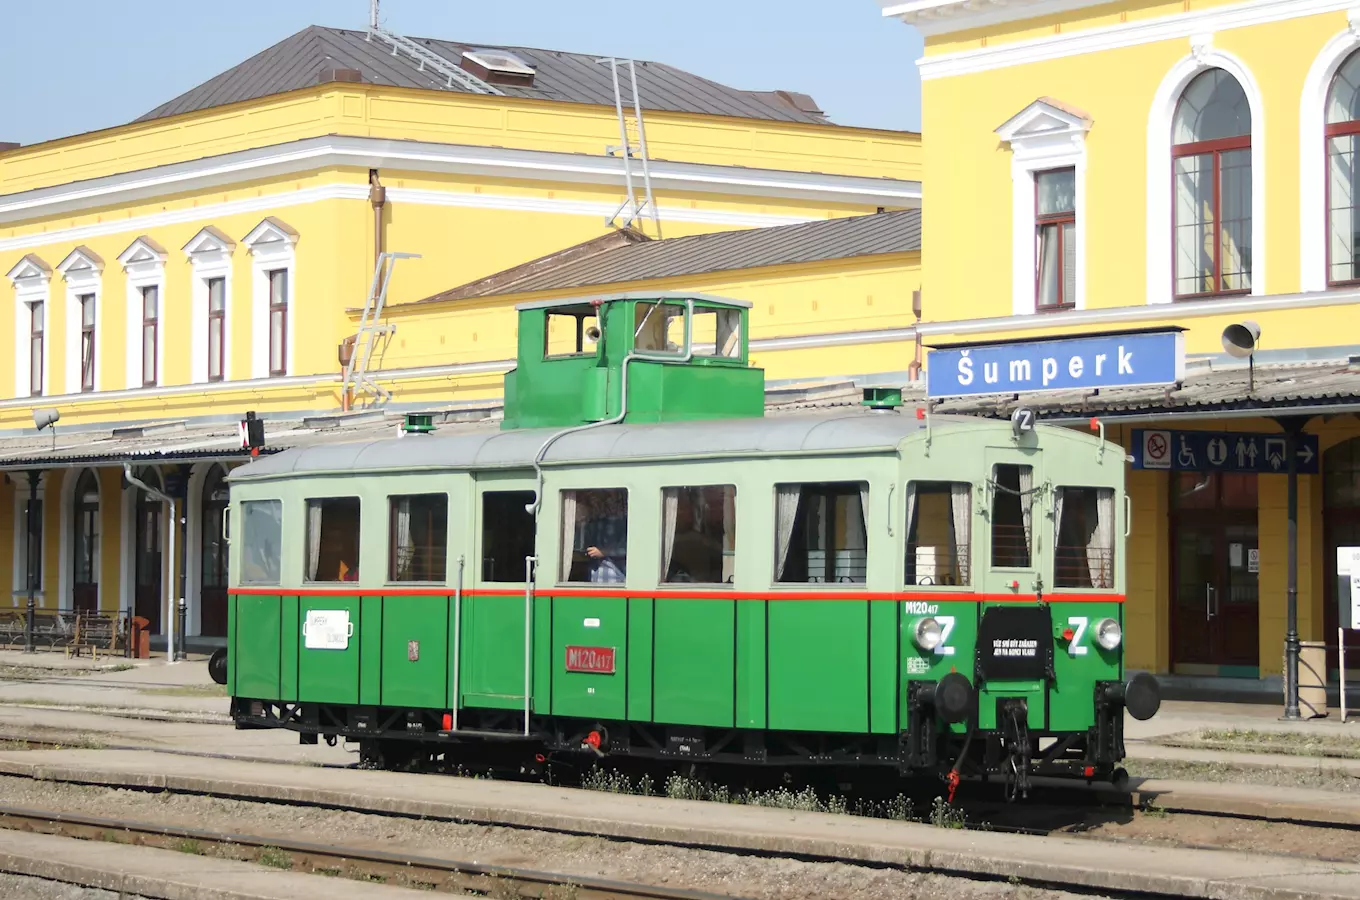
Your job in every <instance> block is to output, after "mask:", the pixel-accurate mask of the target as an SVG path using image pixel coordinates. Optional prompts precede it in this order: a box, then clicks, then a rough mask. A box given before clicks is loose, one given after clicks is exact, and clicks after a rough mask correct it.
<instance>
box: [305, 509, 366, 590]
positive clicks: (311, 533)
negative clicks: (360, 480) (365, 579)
mask: <svg viewBox="0 0 1360 900" xmlns="http://www.w3.org/2000/svg"><path fill="white" fill-rule="evenodd" d="M306 549H307V559H306V561H305V562H306V574H307V580H308V581H326V582H330V581H358V580H359V498H358V497H327V498H325V499H324V500H308V501H307V548H306Z"/></svg>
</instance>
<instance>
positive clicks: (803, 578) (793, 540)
mask: <svg viewBox="0 0 1360 900" xmlns="http://www.w3.org/2000/svg"><path fill="white" fill-rule="evenodd" d="M868 501H869V485H868V483H866V482H862V481H851V482H832V483H815V484H780V485H776V486H775V580H776V581H778V582H780V583H784V584H798V583H805V584H821V583H830V582H835V583H840V584H863V583H864V581H865V576H866V575H867V573H868V559H869V557H868V546H869V535H868V531H867V529H866V527H865V524H864V509H865V506H866V505H867V504H868Z"/></svg>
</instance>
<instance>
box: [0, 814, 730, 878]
mask: <svg viewBox="0 0 1360 900" xmlns="http://www.w3.org/2000/svg"><path fill="white" fill-rule="evenodd" d="M0 829H8V830H13V831H24V832H33V833H38V834H49V835H55V836H59V837H67V838H73V839H76V840H88V841H106V842H117V843H125V844H129V845H134V846H139V847H158V848H161V849H166V850H177V851H180V852H184V853H194V854H197V855H215V856H220V857H223V858H227V859H236V860H243V861H248V862H255V863H259V864H261V865H266V866H272V867H275V868H280V869H285V868H286V869H290V870H292V871H295V872H303V873H308V872H310V873H316V874H322V875H328V876H332V877H334V876H339V877H343V878H349V879H352V880H356V881H366V882H382V883H390V884H398V885H408V886H413V887H419V888H422V889H426V890H437V891H445V892H459V893H464V894H472V895H480V896H491V897H496V898H511V897H523V898H533V900H540V898H554V897H561V898H563V900H566V898H570V900H733V897H732V896H731V895H728V894H711V893H707V892H703V891H692V890H685V889H678V888H668V887H658V886H654V885H645V884H632V883H627V882H620V881H610V880H607V879H600V878H589V877H585V876H579V875H563V874H558V873H553V872H543V871H539V870H536V869H527V868H520V867H514V866H491V865H483V864H480V863H472V862H460V861H456V860H448V859H436V858H433V857H428V856H417V855H411V854H404V853H389V852H386V851H383V850H374V849H368V848H362V847H351V846H338V845H330V844H315V843H310V842H306V841H295V840H288V839H285V838H279V837H266V836H260V835H249V834H236V833H229V832H220V831H210V830H206V829H199V828H180V827H175V826H166V825H157V824H153V823H148V822H139V821H135V820H131V819H121V818H118V819H112V818H103V817H98V816H85V815H79V814H72V813H68V812H52V811H48V810H37V809H25V808H21V807H14V806H4V805H0Z"/></svg>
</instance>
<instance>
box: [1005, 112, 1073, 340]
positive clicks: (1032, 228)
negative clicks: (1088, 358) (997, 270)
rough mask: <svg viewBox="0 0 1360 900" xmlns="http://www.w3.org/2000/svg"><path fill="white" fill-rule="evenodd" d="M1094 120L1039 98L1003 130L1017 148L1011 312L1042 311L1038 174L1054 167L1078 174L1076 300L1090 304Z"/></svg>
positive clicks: (1014, 157) (1013, 169)
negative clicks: (1089, 150) (1089, 184)
mask: <svg viewBox="0 0 1360 900" xmlns="http://www.w3.org/2000/svg"><path fill="white" fill-rule="evenodd" d="M1090 129H1091V120H1090V119H1088V118H1085V117H1083V116H1079V115H1075V114H1073V113H1072V112H1069V111H1068V110H1065V109H1061V108H1059V107H1057V106H1054V105H1053V104H1050V103H1046V102H1044V101H1043V100H1036V101H1034V102H1033V103H1031V104H1030V105H1029V106H1027V107H1025V109H1023V110H1022V111H1021V112H1019V113H1018V114H1017V115H1015V116H1013V117H1012V118H1011V119H1010V120H1009V121H1007V122H1006V123H1005V124H1004V125H1002V126H1001V127H1000V128H998V129H997V130H996V131H997V134H998V135H1000V136H1001V139H1002V140H1003V141H1005V142H1007V143H1008V144H1010V147H1011V312H1012V314H1014V315H1017V316H1023V315H1030V314H1032V313H1034V312H1036V311H1037V310H1038V297H1037V296H1036V292H1035V287H1034V285H1035V272H1036V271H1037V266H1038V258H1037V254H1038V248H1037V246H1036V240H1035V234H1036V229H1037V227H1038V223H1037V221H1036V215H1035V208H1034V207H1035V203H1034V198H1035V178H1036V177H1037V176H1038V174H1039V173H1040V172H1046V171H1049V170H1050V169H1068V168H1070V169H1073V170H1074V171H1075V174H1076V196H1075V214H1076V219H1077V223H1076V232H1077V261H1076V279H1077V290H1076V296H1075V297H1074V298H1073V302H1074V304H1075V306H1076V308H1077V309H1085V308H1086V133H1087V132H1088V131H1090Z"/></svg>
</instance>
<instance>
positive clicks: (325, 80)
mask: <svg viewBox="0 0 1360 900" xmlns="http://www.w3.org/2000/svg"><path fill="white" fill-rule="evenodd" d="M363 80H364V76H363V74H362V73H361V72H360V71H359V70H358V69H347V68H345V67H343V66H323V67H322V68H321V71H320V72H319V73H317V76H316V83H317V84H329V83H330V82H332V81H348V82H352V83H355V84H357V83H359V82H361V81H363Z"/></svg>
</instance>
